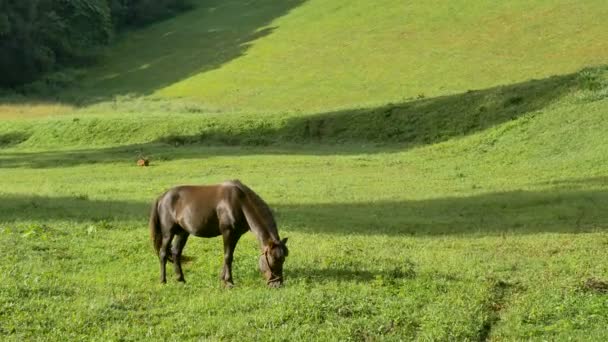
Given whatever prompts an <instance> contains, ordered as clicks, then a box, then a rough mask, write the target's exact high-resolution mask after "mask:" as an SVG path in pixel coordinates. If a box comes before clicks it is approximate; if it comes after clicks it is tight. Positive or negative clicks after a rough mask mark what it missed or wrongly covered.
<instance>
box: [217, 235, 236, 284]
mask: <svg viewBox="0 0 608 342" xmlns="http://www.w3.org/2000/svg"><path fill="white" fill-rule="evenodd" d="M222 237H223V238H224V265H223V267H222V273H221V274H220V279H221V280H222V281H223V282H224V286H226V287H233V286H234V283H233V282H232V259H233V256H234V249H235V248H236V243H237V242H238V241H239V238H240V237H241V236H240V235H239V234H237V233H235V232H234V230H233V229H232V227H224V229H222Z"/></svg>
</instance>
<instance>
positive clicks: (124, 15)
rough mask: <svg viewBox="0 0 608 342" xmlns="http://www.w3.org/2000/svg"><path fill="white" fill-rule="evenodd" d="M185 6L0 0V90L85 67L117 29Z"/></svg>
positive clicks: (182, 2) (156, 1) (146, 0)
mask: <svg viewBox="0 0 608 342" xmlns="http://www.w3.org/2000/svg"><path fill="white" fill-rule="evenodd" d="M189 7H190V5H189V0H0V87H5V88H7V87H9V88H10V87H16V86H19V85H23V84H25V83H28V82H32V81H34V80H36V79H38V78H39V77H40V76H41V75H43V74H44V73H47V72H49V71H53V70H58V69H60V68H63V67H73V66H81V65H84V64H88V63H91V62H92V61H94V60H95V58H96V57H97V56H99V55H100V53H101V52H102V51H103V48H104V47H105V46H106V45H107V44H108V43H110V42H111V40H112V37H113V36H114V34H115V33H116V32H117V31H120V30H123V29H125V28H130V27H137V26H142V25H145V24H148V23H150V22H152V21H155V20H159V19H163V18H165V17H168V16H171V15H174V14H175V13H176V12H179V11H182V10H185V9H187V8H189Z"/></svg>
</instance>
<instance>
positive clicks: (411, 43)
mask: <svg viewBox="0 0 608 342" xmlns="http://www.w3.org/2000/svg"><path fill="white" fill-rule="evenodd" d="M606 16H608V8H607V7H606V6H605V3H604V2H603V1H586V2H585V3H578V2H572V1H561V0H560V1H533V2H530V1H509V2H506V3H494V2H482V1H477V2H471V1H459V2H453V1H452V2H449V3H448V2H436V3H404V2H403V1H399V0H383V1H375V2H367V1H347V0H336V1H319V0H309V1H301V0H289V1H281V2H280V3H279V4H278V5H277V2H276V1H249V2H245V1H215V0H208V1H202V2H201V5H200V7H199V8H198V9H197V10H195V11H192V12H190V13H188V14H186V15H183V16H181V17H179V18H175V19H173V20H169V21H167V22H163V23H160V24H157V25H154V26H152V27H150V28H148V29H146V30H142V31H140V32H137V33H133V34H130V35H127V36H126V37H124V38H123V40H122V41H121V42H120V43H119V44H118V45H117V46H116V48H115V49H113V50H112V51H111V53H110V55H109V56H108V58H107V60H106V61H104V63H103V64H102V65H100V66H99V67H97V68H95V69H94V70H92V71H91V74H90V75H88V76H87V77H86V80H85V84H86V86H87V88H88V90H89V91H90V93H89V94H90V95H91V96H93V97H95V96H116V95H127V94H132V95H152V96H155V97H161V98H182V97H185V98H190V99H193V100H195V101H197V102H199V103H201V104H204V105H205V106H206V107H208V108H212V109H217V110H222V111H246V112H251V111H255V112H264V113H266V112H304V113H316V112H325V111H330V110H335V109H352V108H359V107H370V106H374V107H375V106H378V105H384V104H386V103H388V102H392V103H401V102H406V101H409V100H410V99H412V98H416V97H418V96H420V95H423V96H426V97H437V96H442V95H452V94H458V93H462V92H466V91H467V90H471V89H486V88H490V87H494V86H498V85H506V84H513V83H520V82H525V81H528V80H530V79H543V78H546V77H549V76H553V75H562V74H569V73H572V72H575V71H578V70H579V69H581V68H582V67H586V66H590V65H598V64H604V63H606V61H607V60H608V43H607V42H608V30H607V29H606V25H605V23H604V18H605V17H606Z"/></svg>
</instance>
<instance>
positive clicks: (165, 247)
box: [158, 232, 173, 283]
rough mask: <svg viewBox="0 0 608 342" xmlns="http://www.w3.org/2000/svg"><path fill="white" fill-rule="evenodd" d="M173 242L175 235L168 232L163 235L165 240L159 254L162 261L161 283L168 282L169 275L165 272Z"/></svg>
mask: <svg viewBox="0 0 608 342" xmlns="http://www.w3.org/2000/svg"><path fill="white" fill-rule="evenodd" d="M171 240H173V233H170V232H167V233H165V234H163V240H162V243H161V245H160V251H159V253H158V258H159V260H160V282H161V283H166V282H167V275H166V271H165V270H166V266H167V259H168V257H169V247H170V246H171Z"/></svg>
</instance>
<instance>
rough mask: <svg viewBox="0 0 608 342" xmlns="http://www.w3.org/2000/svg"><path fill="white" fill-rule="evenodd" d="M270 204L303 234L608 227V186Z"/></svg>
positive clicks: (135, 210)
mask: <svg viewBox="0 0 608 342" xmlns="http://www.w3.org/2000/svg"><path fill="white" fill-rule="evenodd" d="M0 202H1V203H2V207H0V221H4V222H11V221H19V220H37V221H45V220H71V221H86V222H90V221H99V220H135V221H141V223H142V226H145V225H146V224H147V215H148V212H149V208H150V204H148V203H141V202H129V201H100V200H89V199H87V198H86V196H84V195H83V196H80V197H58V198H50V197H29V196H18V195H3V196H2V197H1V198H0ZM150 202H152V199H151V200H150ZM271 206H272V207H273V209H274V210H275V212H276V215H277V221H278V223H279V227H280V228H281V229H283V230H290V231H299V232H305V233H324V234H336V235H345V234H363V235H377V234H379V235H414V236H425V235H451V234H456V235H459V234H465V235H466V234H475V235H500V234H503V233H512V234H535V233H542V232H555V233H581V232H588V231H594V230H598V229H600V230H603V229H607V228H608V210H606V208H608V191H606V190H586V191H583V190H565V189H564V190H560V189H555V190H552V191H538V192H530V191H528V192H525V191H515V192H505V193H489V194H481V195H476V196H471V197H450V198H441V199H431V200H422V201H402V202H389V201H385V202H374V203H356V204H354V203H332V204H312V205H310V204H299V205H271ZM142 234H144V233H143V232H142Z"/></svg>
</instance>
